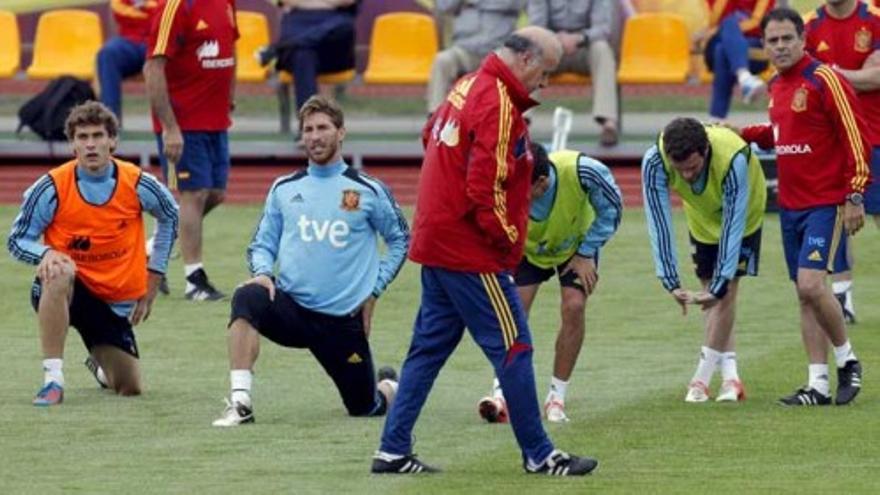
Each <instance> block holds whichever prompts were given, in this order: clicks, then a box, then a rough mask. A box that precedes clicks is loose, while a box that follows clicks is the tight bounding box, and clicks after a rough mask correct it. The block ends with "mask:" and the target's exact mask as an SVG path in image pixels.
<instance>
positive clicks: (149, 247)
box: [146, 236, 156, 258]
mask: <svg viewBox="0 0 880 495" xmlns="http://www.w3.org/2000/svg"><path fill="white" fill-rule="evenodd" d="M155 242H156V236H150V238H149V239H147V243H146V244H147V245H146V248H147V258H149V257H151V256H153V244H154V243H155Z"/></svg>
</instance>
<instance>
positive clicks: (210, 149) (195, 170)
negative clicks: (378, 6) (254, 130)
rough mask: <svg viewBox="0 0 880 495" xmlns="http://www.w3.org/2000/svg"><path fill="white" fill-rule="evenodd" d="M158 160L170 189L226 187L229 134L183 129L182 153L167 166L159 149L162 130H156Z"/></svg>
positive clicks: (192, 189) (185, 189) (187, 189)
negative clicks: (157, 132)
mask: <svg viewBox="0 0 880 495" xmlns="http://www.w3.org/2000/svg"><path fill="white" fill-rule="evenodd" d="M156 141H157V142H158V144H159V163H160V164H161V165H162V173H163V174H164V175H165V181H166V183H167V184H168V188H169V189H171V190H172V191H197V190H199V189H226V180H227V178H228V177H229V137H228V135H227V134H226V131H214V132H199V131H183V156H181V157H180V161H178V162H177V163H175V164H173V166H171V167H169V166H168V161H167V160H165V154H164V153H163V152H162V148H163V144H162V134H156Z"/></svg>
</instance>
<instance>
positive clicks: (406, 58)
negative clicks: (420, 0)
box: [364, 12, 437, 84]
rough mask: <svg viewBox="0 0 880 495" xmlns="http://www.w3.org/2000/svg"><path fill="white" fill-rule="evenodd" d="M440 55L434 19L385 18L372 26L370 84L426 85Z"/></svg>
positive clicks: (402, 15)
mask: <svg viewBox="0 0 880 495" xmlns="http://www.w3.org/2000/svg"><path fill="white" fill-rule="evenodd" d="M435 55H437V27H436V25H435V24H434V19H433V18H432V17H431V16H428V15H424V14H414V13H409V12H395V13H391V14H383V15H380V16H379V17H377V18H376V22H375V23H374V24H373V34H372V36H371V37H370V58H369V60H368V62H367V70H366V72H364V81H365V82H366V83H367V84H425V83H427V82H428V77H429V75H430V72H431V64H432V63H433V62H434V56H435Z"/></svg>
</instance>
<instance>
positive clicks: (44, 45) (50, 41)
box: [27, 9, 103, 79]
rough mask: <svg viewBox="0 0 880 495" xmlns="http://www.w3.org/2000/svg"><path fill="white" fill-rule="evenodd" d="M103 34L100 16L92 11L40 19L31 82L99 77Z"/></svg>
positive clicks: (60, 12) (57, 13)
mask: <svg viewBox="0 0 880 495" xmlns="http://www.w3.org/2000/svg"><path fill="white" fill-rule="evenodd" d="M102 41H103V33H102V31H101V19H100V18H99V17H98V14H96V13H94V12H90V11H88V10H76V9H61V10H52V11H49V12H46V13H44V14H43V15H41V16H40V20H39V21H38V23H37V34H36V37H35V38H34V60H33V63H31V66H30V67H28V69H27V76H28V77H29V78H31V79H52V78H55V77H58V76H63V75H69V76H74V77H78V78H80V79H93V78H94V77H95V56H96V55H97V54H98V50H99V49H100V48H101V43H102Z"/></svg>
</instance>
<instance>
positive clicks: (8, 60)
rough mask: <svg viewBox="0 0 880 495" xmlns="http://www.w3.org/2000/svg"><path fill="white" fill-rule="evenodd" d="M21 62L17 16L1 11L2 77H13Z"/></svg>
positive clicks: (0, 61) (0, 45)
mask: <svg viewBox="0 0 880 495" xmlns="http://www.w3.org/2000/svg"><path fill="white" fill-rule="evenodd" d="M20 61H21V40H19V39H18V20H17V19H16V18H15V14H13V13H12V12H7V11H5V10H0V77H12V76H14V75H15V73H16V72H18V64H19V62H20Z"/></svg>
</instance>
